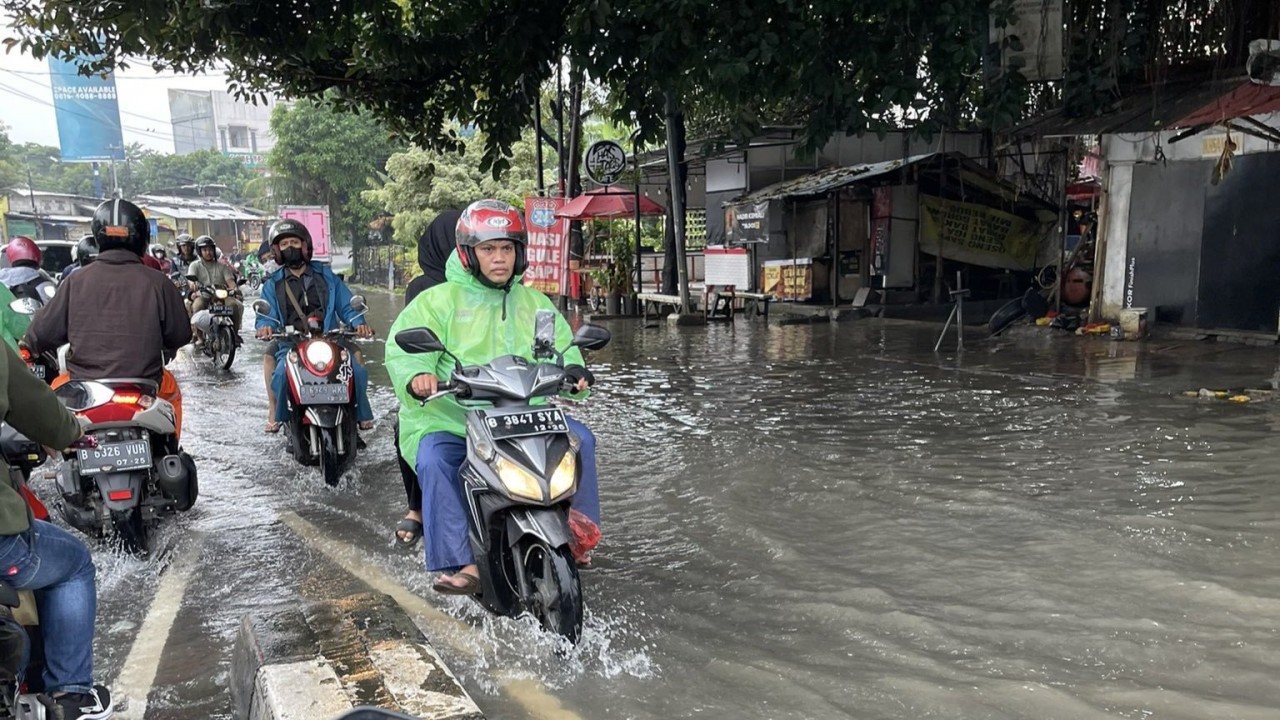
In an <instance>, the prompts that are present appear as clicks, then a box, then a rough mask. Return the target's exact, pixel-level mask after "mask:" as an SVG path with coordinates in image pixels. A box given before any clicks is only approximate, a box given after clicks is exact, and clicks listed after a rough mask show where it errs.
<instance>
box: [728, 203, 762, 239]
mask: <svg viewBox="0 0 1280 720" xmlns="http://www.w3.org/2000/svg"><path fill="white" fill-rule="evenodd" d="M724 227H725V230H726V231H727V238H726V239H727V240H728V242H729V244H730V245H746V244H748V243H763V242H769V201H768V200H765V201H763V202H756V203H744V204H742V205H730V206H728V207H726V208H725V209H724Z"/></svg>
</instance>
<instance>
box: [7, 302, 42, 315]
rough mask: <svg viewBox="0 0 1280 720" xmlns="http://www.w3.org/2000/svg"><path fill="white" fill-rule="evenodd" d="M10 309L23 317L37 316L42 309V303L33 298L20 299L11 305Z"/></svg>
mask: <svg viewBox="0 0 1280 720" xmlns="http://www.w3.org/2000/svg"><path fill="white" fill-rule="evenodd" d="M9 309H10V310H12V311H14V312H16V313H20V314H22V315H35V314H36V311H37V310H39V309H40V303H38V302H36V301H35V300H32V299H31V298H18V299H16V300H14V301H13V302H11V303H9Z"/></svg>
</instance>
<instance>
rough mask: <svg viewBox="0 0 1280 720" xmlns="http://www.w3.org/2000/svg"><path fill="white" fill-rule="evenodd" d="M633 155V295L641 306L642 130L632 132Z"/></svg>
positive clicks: (642, 255)
mask: <svg viewBox="0 0 1280 720" xmlns="http://www.w3.org/2000/svg"><path fill="white" fill-rule="evenodd" d="M631 157H632V162H633V163H634V164H635V168H636V207H635V214H636V286H635V288H634V289H633V290H632V296H633V297H635V300H634V301H633V302H635V305H634V307H636V308H638V307H640V298H639V297H638V295H639V293H640V291H641V290H642V288H641V287H640V285H641V283H642V282H644V278H643V275H642V274H641V267H642V266H643V264H644V254H643V250H642V247H641V244H640V131H639V130H636V131H635V132H633V133H631Z"/></svg>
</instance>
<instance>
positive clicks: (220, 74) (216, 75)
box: [0, 68, 227, 80]
mask: <svg viewBox="0 0 1280 720" xmlns="http://www.w3.org/2000/svg"><path fill="white" fill-rule="evenodd" d="M0 70H3V71H4V72H9V73H13V74H15V75H31V76H34V77H50V76H53V75H64V76H67V77H85V76H84V75H81V74H80V73H73V72H53V71H52V70H10V69H8V68H0ZM226 76H227V74H226V73H225V72H215V73H204V74H201V75H189V74H186V73H175V74H173V75H154V76H150V77H149V76H146V75H143V76H142V77H131V76H128V75H116V76H115V79H116V80H174V79H177V78H201V77H207V78H225V77H226Z"/></svg>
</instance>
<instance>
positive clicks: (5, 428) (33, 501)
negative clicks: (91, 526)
mask: <svg viewBox="0 0 1280 720" xmlns="http://www.w3.org/2000/svg"><path fill="white" fill-rule="evenodd" d="M78 444H79V443H78ZM0 454H2V455H3V456H4V460H5V463H7V464H8V466H9V482H10V483H12V485H13V487H14V489H16V490H17V491H18V494H19V495H21V496H23V498H25V499H26V501H27V507H28V508H29V509H30V511H31V517H33V518H35V519H37V520H48V519H49V511H48V510H47V509H46V508H45V506H44V503H42V502H40V499H39V498H37V497H36V495H35V494H34V493H32V492H31V490H30V488H28V486H27V481H28V480H30V479H31V473H32V472H33V471H34V470H35V468H37V467H39V466H40V465H43V464H44V462H45V454H44V450H43V448H41V447H40V445H39V444H37V443H35V442H34V441H32V440H30V439H28V438H27V437H25V436H24V435H22V434H21V433H19V432H18V431H17V430H15V429H14V428H12V427H10V426H9V425H7V424H4V425H0ZM43 668H44V652H43V643H42V642H41V635H40V618H39V614H38V612H37V611H36V601H35V595H34V593H32V591H30V590H15V589H14V588H13V586H11V585H9V583H7V582H5V581H4V580H3V579H0V718H16V719H17V720H37V718H43V717H45V716H46V715H45V714H44V712H43V710H45V709H46V708H47V705H46V704H45V702H44V701H43V700H42V699H41V698H40V697H39V694H40V693H41V692H42V691H43V690H44V687H43Z"/></svg>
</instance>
